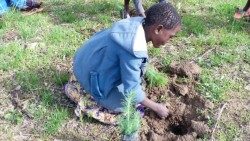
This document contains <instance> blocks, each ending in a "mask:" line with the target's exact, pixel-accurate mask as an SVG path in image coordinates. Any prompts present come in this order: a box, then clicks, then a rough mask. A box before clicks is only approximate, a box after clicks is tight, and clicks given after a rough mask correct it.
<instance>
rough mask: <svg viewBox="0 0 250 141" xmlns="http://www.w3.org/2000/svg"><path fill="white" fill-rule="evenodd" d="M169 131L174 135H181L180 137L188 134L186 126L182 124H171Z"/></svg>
mask: <svg viewBox="0 0 250 141" xmlns="http://www.w3.org/2000/svg"><path fill="white" fill-rule="evenodd" d="M169 129H170V131H171V132H172V133H174V134H175V135H181V136H182V135H185V134H187V132H188V129H187V126H186V125H185V124H183V123H181V124H171V125H170V127H169Z"/></svg>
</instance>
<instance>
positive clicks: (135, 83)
mask: <svg viewBox="0 0 250 141" xmlns="http://www.w3.org/2000/svg"><path fill="white" fill-rule="evenodd" d="M119 60H120V70H121V79H122V83H123V85H124V94H125V95H127V94H129V93H130V92H134V93H135V94H136V97H135V100H136V103H140V102H142V101H143V100H144V99H145V92H144V91H143V90H142V86H141V64H142V61H143V60H142V59H140V58H136V57H135V56H133V55H131V54H129V53H122V54H120V55H119Z"/></svg>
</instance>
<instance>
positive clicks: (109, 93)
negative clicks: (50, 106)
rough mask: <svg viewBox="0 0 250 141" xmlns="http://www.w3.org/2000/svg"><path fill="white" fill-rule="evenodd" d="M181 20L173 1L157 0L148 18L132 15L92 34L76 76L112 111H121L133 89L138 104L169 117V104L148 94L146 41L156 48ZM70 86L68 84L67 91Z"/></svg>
mask: <svg viewBox="0 0 250 141" xmlns="http://www.w3.org/2000/svg"><path fill="white" fill-rule="evenodd" d="M159 13H161V14H159ZM180 22H181V21H180V17H179V15H178V13H177V12H176V10H175V9H174V7H173V6H172V5H171V4H169V3H158V4H155V5H154V6H152V7H150V8H149V9H148V10H147V11H146V18H145V19H144V18H143V17H133V18H128V19H123V20H121V21H118V22H116V23H114V24H113V26H112V27H111V28H108V29H105V30H102V31H100V32H98V33H96V34H95V35H93V36H92V37H91V38H90V39H89V40H88V41H87V42H86V43H85V44H84V45H83V46H82V47H81V48H80V49H79V50H78V51H77V52H76V55H75V58H74V62H73V71H74V75H75V77H76V79H77V80H78V82H79V83H80V84H81V86H82V87H83V88H84V90H85V91H86V92H87V93H89V94H90V95H91V96H92V97H93V98H94V100H95V101H96V102H97V103H98V104H99V105H101V106H103V107H105V108H107V109H109V110H112V111H115V112H121V111H122V102H123V100H124V98H125V97H126V95H128V94H131V92H133V93H135V94H136V97H135V101H136V103H138V104H139V103H140V104H142V105H144V106H145V107H148V108H150V109H152V110H153V111H155V112H156V113H157V114H158V115H159V116H161V117H167V116H168V114H169V110H168V109H167V108H166V106H164V105H162V104H159V103H155V102H153V101H151V100H150V99H148V98H147V97H146V96H145V92H144V91H143V90H142V86H141V76H142V75H143V73H144V72H145V66H146V63H147V60H148V53H147V42H150V41H151V42H152V43H153V45H154V47H160V46H161V45H164V44H165V43H166V42H167V41H168V40H169V39H170V38H172V37H174V36H175V34H176V32H178V31H179V30H180V28H181V25H180V24H181V23H180ZM68 89H70V87H67V85H66V87H65V91H66V94H67V91H68ZM67 95H70V94H67ZM69 97H70V96H69Z"/></svg>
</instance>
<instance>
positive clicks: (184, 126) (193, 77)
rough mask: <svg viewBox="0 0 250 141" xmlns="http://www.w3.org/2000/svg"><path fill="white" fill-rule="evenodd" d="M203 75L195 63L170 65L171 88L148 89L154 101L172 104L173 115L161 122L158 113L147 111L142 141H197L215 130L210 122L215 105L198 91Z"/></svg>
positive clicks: (171, 113)
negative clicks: (195, 87) (211, 111)
mask: <svg viewBox="0 0 250 141" xmlns="http://www.w3.org/2000/svg"><path fill="white" fill-rule="evenodd" d="M200 72H201V68H200V67H199V66H198V65H197V64H195V63H191V62H183V63H177V62H174V63H172V64H171V65H170V73H171V76H170V77H171V83H170V85H169V86H166V87H154V88H148V89H147V93H148V97H149V98H150V99H152V100H154V101H157V102H161V103H163V104H164V103H165V104H166V105H170V106H168V108H169V110H170V116H169V117H167V118H165V119H161V118H160V117H159V116H158V115H157V114H156V113H154V112H152V111H150V110H148V111H146V113H145V117H144V118H143V121H142V123H143V125H142V130H141V134H140V137H141V140H150V141H194V140H196V139H198V138H202V137H204V135H206V134H210V132H211V129H210V128H209V127H208V125H207V124H206V123H207V121H208V120H209V115H208V110H209V109H212V108H213V103H211V102H210V101H208V100H206V99H205V98H204V97H202V96H201V95H200V94H199V93H197V92H196V91H195V89H194V86H195V84H196V81H197V80H198V79H199V75H200Z"/></svg>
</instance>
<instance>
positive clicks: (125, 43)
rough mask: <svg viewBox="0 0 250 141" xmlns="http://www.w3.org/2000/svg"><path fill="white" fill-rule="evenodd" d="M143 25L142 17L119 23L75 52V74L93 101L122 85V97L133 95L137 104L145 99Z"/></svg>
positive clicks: (146, 55)
mask: <svg viewBox="0 0 250 141" xmlns="http://www.w3.org/2000/svg"><path fill="white" fill-rule="evenodd" d="M142 22H143V18H141V17H133V18H129V19H123V20H121V21H118V22H116V23H114V24H113V25H112V27H111V28H108V29H105V30H102V31H100V32H98V33H96V34H95V35H94V36H92V37H91V38H90V40H88V41H87V42H86V43H85V44H84V45H83V46H82V47H81V48H80V49H78V51H77V53H76V55H75V58H74V63H73V68H74V74H75V76H76V78H77V80H78V81H79V82H80V84H81V85H82V87H83V88H84V89H85V90H86V91H87V92H88V93H90V94H91V95H92V96H93V97H94V98H95V99H97V100H98V99H103V98H105V97H106V96H107V94H109V92H110V90H111V89H112V88H113V87H116V86H118V85H120V84H123V86H124V95H127V94H129V93H130V92H134V93H136V102H137V103H139V102H142V101H143V100H144V98H145V93H144V91H143V90H142V87H141V76H142V75H143V73H144V70H145V67H146V63H147V58H148V54H147V43H146V39H145V33H144V30H143V27H142Z"/></svg>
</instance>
